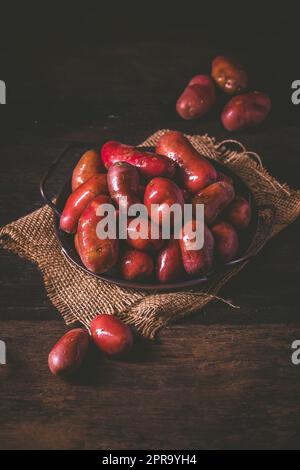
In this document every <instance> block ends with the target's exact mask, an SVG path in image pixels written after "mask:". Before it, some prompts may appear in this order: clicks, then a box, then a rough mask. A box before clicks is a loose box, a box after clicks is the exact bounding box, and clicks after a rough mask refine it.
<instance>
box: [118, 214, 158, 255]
mask: <svg viewBox="0 0 300 470" xmlns="http://www.w3.org/2000/svg"><path fill="white" fill-rule="evenodd" d="M133 221H134V217H128V223H127V238H126V240H125V241H126V244H127V245H128V246H130V247H131V248H135V249H136V250H141V251H149V252H154V251H159V250H160V249H161V248H162V247H163V246H164V245H165V240H162V238H161V230H160V229H159V228H158V229H159V232H160V235H159V238H151V223H150V220H149V219H142V221H141V224H143V225H144V226H146V227H145V229H144V230H145V232H147V233H148V237H147V238H143V237H142V234H143V231H144V230H142V229H141V226H140V223H139V224H135V223H134V222H133ZM142 228H143V227H142ZM137 232H141V234H140V236H139V237H138V238H132V236H131V234H134V235H136V234H137Z"/></svg>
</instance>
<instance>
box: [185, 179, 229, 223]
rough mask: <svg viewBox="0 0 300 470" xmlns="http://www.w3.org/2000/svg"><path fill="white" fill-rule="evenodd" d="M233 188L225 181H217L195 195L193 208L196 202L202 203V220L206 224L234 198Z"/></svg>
mask: <svg viewBox="0 0 300 470" xmlns="http://www.w3.org/2000/svg"><path fill="white" fill-rule="evenodd" d="M234 195H235V194H234V188H233V186H232V184H230V183H227V182H226V181H217V182H216V183H213V184H211V185H209V186H207V187H206V188H204V189H203V190H202V191H200V192H199V193H198V194H195V196H194V197H193V199H192V204H193V207H194V209H195V206H196V204H204V220H205V223H206V224H211V223H212V222H213V221H214V220H215V219H216V218H217V217H218V215H219V214H220V212H221V211H222V210H223V209H224V208H225V207H226V206H228V204H230V203H231V201H233V199H234Z"/></svg>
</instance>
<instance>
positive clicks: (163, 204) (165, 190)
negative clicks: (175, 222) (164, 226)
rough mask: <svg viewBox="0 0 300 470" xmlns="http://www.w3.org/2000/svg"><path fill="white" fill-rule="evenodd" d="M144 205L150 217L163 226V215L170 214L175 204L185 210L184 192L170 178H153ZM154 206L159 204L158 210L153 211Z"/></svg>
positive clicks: (147, 189) (148, 186) (147, 187)
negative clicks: (152, 206)
mask: <svg viewBox="0 0 300 470" xmlns="http://www.w3.org/2000/svg"><path fill="white" fill-rule="evenodd" d="M144 204H145V206H146V208H147V210H148V214H149V217H151V219H152V220H153V221H154V222H156V223H157V224H160V225H161V223H162V220H163V215H164V214H168V212H169V208H170V207H171V206H172V205H173V204H179V206H180V207H181V208H183V205H184V196H183V192H182V190H181V189H180V188H179V187H178V186H177V184H176V183H174V181H172V180H170V179H168V178H162V177H158V178H153V179H152V180H151V181H149V183H148V184H147V186H146V189H145V194H144ZM152 204H158V206H159V207H158V209H157V210H154V209H153V210H151V205H152Z"/></svg>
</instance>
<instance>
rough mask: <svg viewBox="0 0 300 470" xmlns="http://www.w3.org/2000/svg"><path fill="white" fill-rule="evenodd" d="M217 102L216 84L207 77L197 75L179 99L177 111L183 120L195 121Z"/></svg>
mask: <svg viewBox="0 0 300 470" xmlns="http://www.w3.org/2000/svg"><path fill="white" fill-rule="evenodd" d="M215 101H216V90H215V85H214V82H213V81H212V79H211V78H210V77H208V76H207V75H196V76H195V77H194V78H192V80H191V81H190V82H189V84H188V86H187V87H186V88H185V90H184V91H183V93H182V95H181V96H180V97H179V98H178V101H177V103H176V110H177V113H178V114H179V116H181V117H182V118H183V119H195V118H199V117H201V116H203V115H204V114H206V113H207V111H209V110H210V108H211V107H212V106H213V105H214V103H215Z"/></svg>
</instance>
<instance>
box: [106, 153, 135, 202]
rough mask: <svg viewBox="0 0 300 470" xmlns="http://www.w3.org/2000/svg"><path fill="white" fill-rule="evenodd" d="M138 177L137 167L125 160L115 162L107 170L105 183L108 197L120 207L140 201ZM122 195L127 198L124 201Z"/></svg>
mask: <svg viewBox="0 0 300 470" xmlns="http://www.w3.org/2000/svg"><path fill="white" fill-rule="evenodd" d="M139 180H140V178H139V174H138V171H137V169H136V168H135V167H134V166H132V165H130V164H129V163H126V162H116V163H114V164H113V165H112V166H111V167H110V168H109V170H108V173H107V185H108V191H109V194H110V197H111V198H112V200H113V201H114V202H115V203H116V205H117V206H118V207H119V208H121V206H122V207H123V208H124V209H127V208H128V207H129V206H131V205H132V204H136V203H140V202H141V198H140V195H139V188H140V184H139V183H140V181H139ZM124 197H126V198H127V202H126V203H125V200H124V199H123V198H124Z"/></svg>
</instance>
